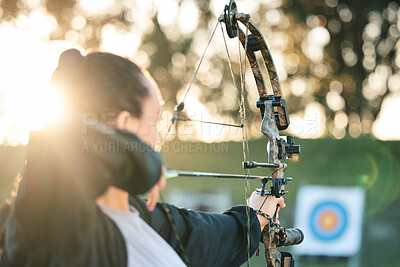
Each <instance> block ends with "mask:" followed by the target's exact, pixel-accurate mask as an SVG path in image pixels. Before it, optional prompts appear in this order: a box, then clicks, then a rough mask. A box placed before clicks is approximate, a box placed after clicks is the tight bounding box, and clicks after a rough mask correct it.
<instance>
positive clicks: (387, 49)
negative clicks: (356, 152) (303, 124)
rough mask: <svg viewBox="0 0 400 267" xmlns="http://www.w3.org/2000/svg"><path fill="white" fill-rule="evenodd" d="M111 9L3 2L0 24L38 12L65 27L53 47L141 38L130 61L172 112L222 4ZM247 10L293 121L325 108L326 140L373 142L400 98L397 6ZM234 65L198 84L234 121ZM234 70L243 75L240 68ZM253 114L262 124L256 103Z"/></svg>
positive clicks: (333, 2)
mask: <svg viewBox="0 0 400 267" xmlns="http://www.w3.org/2000/svg"><path fill="white" fill-rule="evenodd" d="M103 2H104V3H105V4H104V6H103V7H102V9H100V10H96V11H93V10H92V11H91V10H88V8H87V7H89V6H91V5H95V4H96V5H99V3H100V2H96V1H91V0H80V1H76V0H2V1H0V22H4V21H7V22H11V23H16V21H17V19H18V18H19V17H20V16H28V15H29V14H30V13H31V12H32V11H35V10H39V11H42V12H46V13H47V14H48V15H50V16H52V17H53V18H55V20H56V22H57V27H55V30H54V31H53V32H52V33H51V35H50V36H49V37H48V38H49V40H63V39H67V40H71V41H73V42H76V43H78V44H79V45H81V46H82V47H84V48H86V49H99V48H101V45H102V41H103V39H104V32H105V29H110V27H111V29H113V30H115V31H120V32H122V34H124V33H129V32H131V31H136V33H137V32H140V34H139V35H140V36H141V43H140V46H139V49H138V51H137V53H135V54H132V55H130V56H131V57H134V60H136V61H138V62H139V63H140V64H142V65H144V67H147V68H148V69H149V71H150V73H151V74H152V75H153V77H155V79H156V80H157V82H158V83H159V85H160V87H161V89H162V94H163V96H164V99H165V101H166V106H167V107H169V108H171V109H172V107H173V106H174V105H176V103H177V101H178V100H177V97H176V95H177V94H179V93H180V92H182V89H185V86H186V85H187V84H188V82H189V80H190V77H191V74H192V73H193V71H194V69H195V67H196V64H197V61H198V58H199V57H200V55H201V53H202V52H203V51H201V49H203V47H205V44H206V43H207V41H208V40H207V38H208V36H210V33H211V31H212V29H213V26H214V25H215V17H216V16H218V15H219V14H216V13H215V12H214V9H216V7H215V6H216V1H210V0H196V1H195V0H169V1H161V2H157V1H152V2H151V4H148V5H147V7H146V8H143V3H142V2H141V1H123V0H109V1H101V3H103ZM226 2H228V0H227V1H226ZM218 3H219V2H218ZM238 6H239V11H240V10H243V11H244V12H247V10H246V9H251V10H250V11H251V12H248V13H251V15H252V19H253V21H255V23H256V24H257V25H259V28H260V29H261V31H262V32H263V33H264V35H265V38H266V39H267V42H268V43H269V44H270V47H271V50H272V55H273V57H274V59H275V61H276V63H277V67H278V72H279V74H280V78H281V81H282V84H283V87H284V90H285V92H284V94H285V96H286V97H287V98H288V101H289V102H290V109H291V110H290V111H291V112H292V113H297V114H298V115H299V116H303V117H305V116H306V115H307V107H311V106H314V107H315V106H316V107H318V108H319V109H320V110H321V111H322V114H323V115H324V120H323V121H326V130H325V134H326V133H329V134H331V135H333V136H335V137H336V138H342V137H344V136H345V135H346V133H348V134H350V135H351V136H352V137H357V136H359V135H360V134H363V133H364V134H365V133H370V132H371V128H372V124H373V122H374V121H375V119H376V117H377V115H378V113H379V111H380V108H381V105H382V101H383V99H384V98H385V97H386V96H388V95H390V94H392V93H396V92H399V91H400V85H399V84H400V41H399V32H400V15H399V14H400V11H399V10H400V9H399V5H398V4H397V3H396V2H394V1H391V0H382V1H373V0H363V1H361V0H351V1H342V0H313V1H309V0H300V1H292V0H276V1H251V4H250V2H246V1H239V0H238ZM222 8H223V6H218V7H217V9H221V11H222ZM143 11H145V12H144V13H143ZM221 46H223V45H221ZM225 61H226V56H225V52H224V51H223V47H222V48H214V51H213V52H212V54H211V56H208V57H207V58H206V59H205V61H204V62H203V63H204V64H205V65H206V67H204V68H203V69H202V70H201V71H200V72H199V74H198V76H197V77H196V78H197V79H196V80H195V82H196V83H197V84H198V85H197V86H198V87H199V88H200V89H201V90H200V92H201V93H200V95H199V97H198V98H199V100H200V101H201V102H203V103H204V105H205V107H206V108H207V109H209V110H210V112H211V114H213V113H214V112H215V113H218V114H225V115H227V116H233V117H234V116H236V114H237V110H236V109H235V108H234V107H232V105H231V104H229V103H228V102H227V96H229V95H234V94H236V93H235V91H234V88H233V87H232V86H228V85H229V84H232V82H231V81H229V80H230V79H231V78H230V75H229V72H228V71H227V70H228V65H227V64H225V63H226V62H225ZM233 68H234V70H235V72H236V74H237V73H238V63H234V65H233ZM236 78H237V77H236ZM247 80H248V83H249V84H252V83H253V82H252V81H249V80H250V79H247ZM248 87H253V86H248ZM253 89H254V88H251V89H248V90H249V91H248V95H249V94H250V95H255V93H249V92H253ZM251 97H252V96H251ZM251 97H250V98H251ZM253 98H254V97H253ZM253 98H252V100H253ZM217 101H218V102H217ZM210 102H214V103H219V104H220V105H215V104H210ZM248 110H250V111H251V112H253V114H254V115H255V117H257V116H258V112H257V110H256V109H255V108H254V105H253V103H252V102H250V105H249V109H248ZM250 115H251V114H250ZM255 123H257V125H258V123H259V122H258V121H255ZM323 134H324V133H323Z"/></svg>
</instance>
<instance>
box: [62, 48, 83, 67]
mask: <svg viewBox="0 0 400 267" xmlns="http://www.w3.org/2000/svg"><path fill="white" fill-rule="evenodd" d="M83 61H84V57H83V56H82V54H81V52H79V50H77V49H75V48H73V49H68V50H66V51H64V52H63V53H62V54H61V55H60V59H59V60H58V66H61V67H62V68H64V67H70V66H77V65H79V64H80V63H82V62H83Z"/></svg>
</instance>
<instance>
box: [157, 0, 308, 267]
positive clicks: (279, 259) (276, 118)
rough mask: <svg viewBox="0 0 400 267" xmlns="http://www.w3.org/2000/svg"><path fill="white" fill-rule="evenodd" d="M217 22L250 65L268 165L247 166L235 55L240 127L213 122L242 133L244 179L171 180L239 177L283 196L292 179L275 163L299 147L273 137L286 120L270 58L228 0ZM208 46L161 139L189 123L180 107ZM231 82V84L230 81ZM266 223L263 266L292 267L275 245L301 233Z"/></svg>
mask: <svg viewBox="0 0 400 267" xmlns="http://www.w3.org/2000/svg"><path fill="white" fill-rule="evenodd" d="M218 21H219V23H224V24H225V28H226V32H227V34H228V36H229V37H230V38H236V37H238V40H239V42H240V43H241V45H242V46H243V48H244V51H245V54H246V57H247V60H248V61H249V63H250V66H251V70H252V73H253V75H254V78H255V82H256V86H257V90H258V95H259V100H258V101H257V107H258V108H259V109H260V112H261V117H262V123H261V132H262V133H263V134H264V135H265V136H266V137H267V138H268V140H269V145H268V148H267V153H268V163H257V162H254V161H248V144H247V132H246V115H245V105H244V86H245V81H244V80H245V75H244V71H245V65H246V60H245V59H244V66H242V59H241V54H240V53H239V56H240V67H241V68H240V76H241V77H240V78H241V97H240V98H241V99H240V101H239V102H240V103H239V105H240V113H241V124H240V125H229V124H226V123H214V124H221V125H225V126H234V127H241V128H242V132H243V138H242V142H243V155H244V161H243V168H244V171H245V175H232V174H219V173H203V172H183V171H174V175H175V176H195V177H217V178H244V179H246V182H247V179H260V180H261V181H262V188H261V189H257V191H258V193H259V194H261V195H267V196H268V195H273V196H275V197H277V198H279V197H281V196H282V195H284V194H286V193H288V191H285V189H284V186H285V185H286V184H287V183H288V181H291V180H292V178H287V177H284V170H285V169H286V167H287V165H286V164H285V163H281V162H280V160H281V159H287V158H290V157H291V156H292V155H293V154H297V153H300V146H298V145H294V140H293V137H292V136H287V139H286V140H284V139H282V138H281V137H280V135H279V131H281V130H285V129H287V128H288V126H289V123H290V121H289V113H288V108H287V104H286V101H285V99H284V98H283V95H282V90H281V86H280V83H279V78H278V73H277V71H276V68H275V64H274V62H273V60H272V56H271V53H270V51H269V48H268V46H267V44H266V42H265V40H264V37H263V36H262V34H261V32H260V31H259V29H258V28H257V27H256V25H255V24H254V23H253V22H252V21H251V20H250V15H249V14H243V13H238V12H237V7H236V3H235V1H234V0H231V1H230V2H229V4H228V5H226V6H225V9H224V12H223V14H222V15H221V16H220V17H219V19H218ZM239 22H240V23H242V24H243V25H244V26H245V27H246V32H244V31H243V30H242V29H241V28H240V27H239ZM217 25H218V24H217ZM221 28H222V26H221ZM215 30H216V28H215V29H214V32H213V34H212V36H211V39H212V37H213V35H214V33H215ZM248 31H250V34H248ZM211 39H210V41H211ZM224 40H225V39H224ZM210 41H209V42H208V44H207V47H206V49H205V51H204V53H203V55H202V58H201V60H200V63H199V65H198V67H197V69H196V71H195V73H194V74H193V77H192V79H191V81H190V83H189V87H188V89H187V90H186V93H185V95H184V98H183V101H182V102H181V103H180V104H179V105H178V106H177V108H176V111H175V116H174V117H173V119H172V123H171V125H170V127H169V129H168V132H167V134H168V133H169V131H170V129H171V127H172V125H173V124H174V123H175V122H177V121H190V120H192V119H190V118H182V117H179V113H180V112H181V111H182V110H183V108H184V100H185V98H186V96H187V94H188V92H189V90H190V87H191V83H192V81H193V78H194V77H195V75H196V73H197V71H198V69H199V66H200V64H201V62H202V60H203V58H204V54H205V52H206V50H207V48H208V46H209V44H210ZM225 47H226V51H227V55H228V61H229V64H230V69H231V75H232V78H234V75H233V70H232V65H231V60H230V56H229V52H228V49H227V45H226V43H225ZM258 51H260V52H261V55H262V58H263V60H264V62H265V66H266V69H267V71H268V75H269V80H270V83H271V87H272V90H273V94H272V95H268V92H267V87H266V85H265V81H264V77H263V74H262V71H261V67H260V63H259V61H258V59H257V57H256V52H258ZM233 82H234V83H235V80H234V79H233ZM192 121H195V120H192ZM201 122H204V121H201ZM164 140H165V137H164ZM162 143H163V142H162ZM251 168H269V169H270V171H271V175H270V176H267V177H265V176H264V177H263V176H251V175H250V172H249V169H251ZM269 180H270V181H271V183H272V185H271V187H270V190H269V191H266V190H265V186H266V183H267V182H268V181H269ZM247 215H248V214H247ZM274 217H275V216H274ZM248 218H249V216H248ZM269 221H270V223H269V224H267V226H266V227H265V228H264V229H263V232H262V236H263V243H264V246H265V257H266V261H267V266H293V265H294V259H293V257H292V256H291V255H290V254H289V253H286V252H282V253H281V252H279V251H278V250H277V249H276V248H277V247H280V246H289V245H294V244H299V243H301V242H302V241H303V233H302V232H301V231H300V230H299V229H285V228H283V227H282V226H280V225H279V224H278V223H276V221H275V218H269ZM248 227H249V221H248ZM247 232H249V231H247ZM248 239H249V236H248ZM248 243H249V242H248Z"/></svg>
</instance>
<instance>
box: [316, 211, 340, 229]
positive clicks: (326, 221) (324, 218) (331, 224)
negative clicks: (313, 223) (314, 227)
mask: <svg viewBox="0 0 400 267" xmlns="http://www.w3.org/2000/svg"><path fill="white" fill-rule="evenodd" d="M337 223H338V218H337V215H336V214H335V213H333V212H331V211H328V212H325V213H323V214H322V215H321V217H320V218H319V221H318V224H319V225H320V227H321V228H322V229H324V230H327V231H331V230H333V229H334V228H335V227H336V226H337Z"/></svg>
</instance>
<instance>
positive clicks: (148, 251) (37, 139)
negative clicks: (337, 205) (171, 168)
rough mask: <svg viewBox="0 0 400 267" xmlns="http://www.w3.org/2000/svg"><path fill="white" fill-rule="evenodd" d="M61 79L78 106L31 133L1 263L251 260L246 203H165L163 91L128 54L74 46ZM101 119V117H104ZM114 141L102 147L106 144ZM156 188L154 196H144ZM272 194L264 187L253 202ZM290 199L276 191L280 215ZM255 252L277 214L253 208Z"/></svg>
mask: <svg viewBox="0 0 400 267" xmlns="http://www.w3.org/2000/svg"><path fill="white" fill-rule="evenodd" d="M52 83H53V84H55V85H56V86H57V87H58V88H60V89H61V90H62V91H63V93H64V94H65V96H66V99H67V103H68V112H67V113H68V114H67V115H66V116H65V117H64V118H63V120H62V121H59V122H57V123H55V124H52V125H48V126H47V127H45V128H44V129H43V130H42V131H40V132H39V133H36V134H33V135H31V138H30V141H29V145H28V155H27V165H26V170H25V172H24V178H23V180H22V183H21V185H20V188H19V191H18V195H17V197H16V199H15V201H14V203H13V204H12V206H11V207H10V211H9V214H8V216H7V219H6V220H5V228H4V229H5V231H4V238H3V240H4V244H3V250H2V255H1V259H0V266H185V265H190V266H238V265H240V264H242V263H243V262H245V261H246V260H247V253H248V251H247V250H248V244H247V242H248V241H247V230H246V229H247V217H246V208H245V206H236V207H232V208H231V209H229V210H227V211H226V212H224V213H223V214H214V213H205V212H196V211H191V210H186V209H181V208H177V207H174V206H173V205H169V204H165V203H158V202H157V201H158V195H159V192H160V191H161V190H162V189H163V188H164V187H165V180H164V179H162V178H160V177H161V175H162V161H161V157H160V155H159V154H158V153H156V152H154V150H153V148H154V147H155V145H156V143H157V141H158V132H157V129H156V126H155V125H156V121H157V120H158V118H159V116H160V110H161V106H160V94H159V90H158V88H157V85H156V84H155V82H154V81H153V80H152V79H151V77H150V76H149V75H148V74H147V72H145V71H143V70H141V69H140V68H139V67H138V66H137V65H135V64H134V63H133V62H131V61H129V60H128V59H125V58H122V57H119V56H116V55H113V54H109V53H100V52H97V53H91V54H88V55H87V56H82V55H81V53H80V52H79V51H78V50H76V49H70V50H67V51H65V52H64V53H63V54H62V55H61V56H60V59H59V65H58V67H57V69H56V70H55V71H54V74H53V76H52ZM94 121H95V122H96V123H94ZM103 143H104V144H107V145H109V144H112V147H113V149H108V150H106V151H104V150H101V149H98V148H99V144H103ZM146 192H149V199H148V200H147V203H146V202H144V201H143V200H141V199H140V198H139V197H137V195H138V194H143V193H146ZM264 200H265V199H264V198H263V197H261V196H258V195H257V194H254V193H253V195H252V196H251V198H250V206H251V207H253V208H258V207H260V206H261V203H263V201H264ZM277 205H280V206H281V207H283V206H284V202H283V199H282V198H280V199H276V198H274V197H270V198H268V199H267V200H266V202H265V204H264V205H263V206H262V211H263V212H264V213H266V214H269V215H270V216H271V217H272V215H273V214H274V212H275V210H276V206H277ZM249 216H250V228H249V236H250V244H249V247H250V255H252V254H254V252H255V251H256V249H257V247H258V244H259V242H260V239H261V230H262V229H263V227H264V226H265V225H266V223H268V220H267V219H266V218H264V217H263V216H261V215H257V214H256V213H255V211H254V210H253V209H250V211H249Z"/></svg>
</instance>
